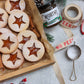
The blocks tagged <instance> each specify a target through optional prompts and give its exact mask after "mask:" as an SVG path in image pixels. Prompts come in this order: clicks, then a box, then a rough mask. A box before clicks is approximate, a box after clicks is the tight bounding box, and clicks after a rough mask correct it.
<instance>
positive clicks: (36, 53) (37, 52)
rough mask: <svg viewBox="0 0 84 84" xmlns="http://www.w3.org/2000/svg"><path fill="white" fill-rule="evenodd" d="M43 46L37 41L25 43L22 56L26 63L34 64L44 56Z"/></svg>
mask: <svg viewBox="0 0 84 84" xmlns="http://www.w3.org/2000/svg"><path fill="white" fill-rule="evenodd" d="M44 52H45V49H44V46H43V44H42V43H41V42H40V41H38V40H30V41H27V42H26V43H25V44H24V46H23V56H24V58H25V59H26V60H27V61H30V62H36V61H38V60H40V59H41V58H42V57H43V55H44Z"/></svg>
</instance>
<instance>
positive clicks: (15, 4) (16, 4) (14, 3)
mask: <svg viewBox="0 0 84 84" xmlns="http://www.w3.org/2000/svg"><path fill="white" fill-rule="evenodd" d="M19 3H20V0H18V1H10V4H11V9H10V11H12V10H14V9H19V10H21V8H20V6H19Z"/></svg>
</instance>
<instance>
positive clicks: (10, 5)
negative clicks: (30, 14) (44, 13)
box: [5, 0, 25, 14]
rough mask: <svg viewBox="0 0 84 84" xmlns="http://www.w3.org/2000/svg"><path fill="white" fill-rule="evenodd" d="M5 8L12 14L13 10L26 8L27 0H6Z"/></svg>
mask: <svg viewBox="0 0 84 84" xmlns="http://www.w3.org/2000/svg"><path fill="white" fill-rule="evenodd" d="M5 9H6V11H7V12H8V13H9V14H10V13H11V12H12V11H16V10H21V11H24V10H25V1H24V0H6V2H5Z"/></svg>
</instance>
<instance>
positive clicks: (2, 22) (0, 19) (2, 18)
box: [0, 8, 8, 28]
mask: <svg viewBox="0 0 84 84" xmlns="http://www.w3.org/2000/svg"><path fill="white" fill-rule="evenodd" d="M7 20H8V14H7V13H6V11H5V10H4V9H2V8H0V28H3V27H5V26H6V25H7Z"/></svg>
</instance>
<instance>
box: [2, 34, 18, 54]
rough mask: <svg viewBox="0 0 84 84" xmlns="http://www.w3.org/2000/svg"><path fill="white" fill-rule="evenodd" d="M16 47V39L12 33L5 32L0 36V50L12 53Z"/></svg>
mask: <svg viewBox="0 0 84 84" xmlns="http://www.w3.org/2000/svg"><path fill="white" fill-rule="evenodd" d="M17 48H18V39H17V37H16V36H15V35H14V34H13V33H7V34H3V35H1V36H0V52H2V53H4V54H5V53H6V54H7V53H12V52H14V51H15V50H16V49H17Z"/></svg>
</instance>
